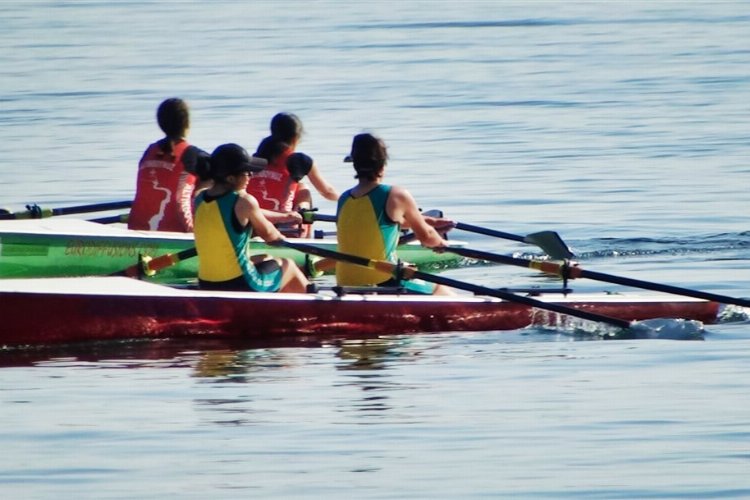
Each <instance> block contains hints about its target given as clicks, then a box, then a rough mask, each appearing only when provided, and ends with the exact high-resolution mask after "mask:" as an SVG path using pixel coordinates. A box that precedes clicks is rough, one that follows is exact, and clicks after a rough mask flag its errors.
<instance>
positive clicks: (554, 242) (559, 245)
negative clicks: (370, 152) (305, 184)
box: [302, 210, 575, 260]
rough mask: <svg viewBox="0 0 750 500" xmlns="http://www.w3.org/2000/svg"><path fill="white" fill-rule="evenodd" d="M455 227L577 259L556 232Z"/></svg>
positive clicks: (327, 218) (310, 215) (319, 217)
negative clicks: (519, 231) (523, 232)
mask: <svg viewBox="0 0 750 500" xmlns="http://www.w3.org/2000/svg"><path fill="white" fill-rule="evenodd" d="M425 215H431V216H433V217H442V212H439V211H437V210H428V211H427V212H425ZM302 216H303V218H304V219H305V222H308V223H310V222H312V221H323V222H336V216H335V215H325V214H319V213H317V212H314V211H311V210H309V211H304V212H303V213H302ZM454 227H455V228H456V229H460V230H462V231H468V232H472V233H477V234H483V235H485V236H492V237H495V238H502V239H505V240H511V241H518V242H520V243H526V244H528V245H535V246H538V247H539V248H541V249H542V250H543V251H544V253H546V254H547V255H549V256H550V257H552V258H553V259H556V260H565V259H572V258H573V257H575V255H574V254H573V252H571V250H570V248H568V245H566V244H565V242H564V241H563V239H562V238H561V237H560V235H559V234H557V233H556V232H554V231H540V232H537V233H531V234H527V235H526V236H521V235H518V234H511V233H506V232H504V231H497V230H495V229H490V228H486V227H481V226H474V225H472V224H466V223H464V222H456V225H455V226H454Z"/></svg>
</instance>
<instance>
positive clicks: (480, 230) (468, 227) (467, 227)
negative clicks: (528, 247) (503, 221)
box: [455, 222, 526, 243]
mask: <svg viewBox="0 0 750 500" xmlns="http://www.w3.org/2000/svg"><path fill="white" fill-rule="evenodd" d="M455 227H456V229H460V230H462V231H469V232H471V233H477V234H484V235H485V236H493V237H495V238H502V239H505V240H512V241H518V242H521V243H526V239H525V237H524V236H521V235H518V234H511V233H506V232H504V231H497V230H495V229H490V228H487V227H481V226H474V225H472V224H466V223H464V222H456V226H455Z"/></svg>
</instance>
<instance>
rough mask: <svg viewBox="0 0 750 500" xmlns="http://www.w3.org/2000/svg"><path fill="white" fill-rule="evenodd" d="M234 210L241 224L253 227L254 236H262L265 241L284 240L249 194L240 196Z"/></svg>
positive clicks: (256, 201)
mask: <svg viewBox="0 0 750 500" xmlns="http://www.w3.org/2000/svg"><path fill="white" fill-rule="evenodd" d="M234 210H235V214H236V215H237V219H238V220H239V221H240V223H241V224H244V225H247V224H248V222H249V223H250V224H251V225H252V227H253V234H255V235H257V236H260V237H261V238H262V239H263V240H264V241H275V240H280V239H283V238H284V236H283V235H282V234H281V233H280V232H279V230H278V229H276V227H274V225H273V224H272V223H271V222H270V221H269V220H268V219H266V216H265V215H263V210H262V209H261V208H260V205H258V200H256V199H255V198H254V197H252V196H250V195H249V194H247V193H242V194H240V197H239V198H238V199H237V204H236V205H235V207H234Z"/></svg>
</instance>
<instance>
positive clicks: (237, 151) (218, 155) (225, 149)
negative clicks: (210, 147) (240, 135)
mask: <svg viewBox="0 0 750 500" xmlns="http://www.w3.org/2000/svg"><path fill="white" fill-rule="evenodd" d="M266 165H268V162H267V161H266V160H264V159H263V158H256V157H255V156H250V155H249V154H248V153H247V151H245V148H243V147H242V146H240V145H239V144H234V143H229V144H222V145H221V146H219V147H217V148H216V149H214V152H213V153H211V172H212V174H213V177H223V176H227V175H232V174H237V173H240V172H260V171H261V170H263V169H264V168H266Z"/></svg>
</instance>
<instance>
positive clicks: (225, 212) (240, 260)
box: [193, 144, 308, 293]
mask: <svg viewBox="0 0 750 500" xmlns="http://www.w3.org/2000/svg"><path fill="white" fill-rule="evenodd" d="M265 165H266V161H265V160H263V159H260V158H255V157H252V156H250V155H248V153H247V151H245V149H244V148H243V147H241V146H239V145H237V144H223V145H221V146H219V147H217V148H216V149H215V150H214V152H213V153H212V154H211V158H210V159H209V161H208V162H207V163H206V165H205V168H206V171H204V172H201V177H203V178H205V177H210V178H211V180H213V185H212V186H211V187H210V188H208V189H206V190H205V191H202V192H201V193H199V194H198V196H197V197H196V199H195V227H194V230H193V232H194V233H195V247H196V249H197V251H198V259H199V260H198V281H199V284H200V286H201V288H205V289H210V290H242V291H247V290H250V291H257V292H277V291H281V292H298V293H299V292H304V291H305V289H306V287H307V285H308V281H307V279H306V278H305V277H304V275H303V274H302V271H301V270H300V269H299V268H298V267H297V266H296V264H295V263H294V262H293V261H292V260H291V259H288V258H268V256H253V257H249V256H248V255H249V247H250V238H251V237H252V236H253V233H256V234H257V235H258V236H260V237H261V238H262V239H263V240H264V241H266V242H268V243H271V244H273V243H275V242H278V241H280V240H283V239H284V237H283V236H282V234H281V233H280V232H279V231H278V229H276V228H275V227H274V226H273V224H271V222H269V221H268V219H266V217H265V216H264V215H263V212H262V211H261V209H260V206H259V205H258V201H257V200H256V199H255V198H254V197H253V196H252V195H250V194H248V193H247V192H246V191H245V189H246V188H247V184H248V181H249V180H250V177H251V176H252V175H253V174H254V173H255V172H260V171H262V170H263V168H265Z"/></svg>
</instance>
